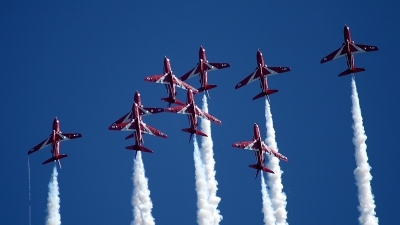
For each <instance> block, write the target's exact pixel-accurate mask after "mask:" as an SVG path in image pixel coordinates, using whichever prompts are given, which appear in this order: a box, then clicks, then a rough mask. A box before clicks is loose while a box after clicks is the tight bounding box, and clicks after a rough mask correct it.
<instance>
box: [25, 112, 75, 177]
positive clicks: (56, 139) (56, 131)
mask: <svg viewBox="0 0 400 225" xmlns="http://www.w3.org/2000/svg"><path fill="white" fill-rule="evenodd" d="M80 137H82V134H79V133H69V134H63V133H62V132H61V131H60V123H59V121H58V119H57V117H56V118H54V121H53V131H52V133H51V134H50V137H48V138H47V139H46V140H44V141H42V142H40V143H39V144H38V145H36V146H35V147H33V148H32V149H31V150H29V151H28V155H29V154H31V153H34V152H36V151H38V150H40V149H42V148H44V147H47V146H49V145H51V154H52V155H53V157H51V158H50V159H48V160H46V161H44V162H43V163H42V165H44V164H47V163H49V162H53V161H56V160H57V161H58V164H59V165H60V169H61V162H60V159H62V158H65V157H67V156H68V155H66V154H60V142H61V141H68V140H71V139H75V138H80Z"/></svg>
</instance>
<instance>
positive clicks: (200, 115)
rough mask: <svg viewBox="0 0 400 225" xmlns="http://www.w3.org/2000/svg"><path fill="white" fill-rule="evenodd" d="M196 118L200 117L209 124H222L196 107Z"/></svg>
mask: <svg viewBox="0 0 400 225" xmlns="http://www.w3.org/2000/svg"><path fill="white" fill-rule="evenodd" d="M195 113H196V116H198V117H201V118H202V119H206V120H209V121H211V122H214V123H216V124H222V122H221V120H219V119H217V118H215V117H214V116H212V115H210V114H208V113H206V112H204V111H203V110H201V109H200V108H199V107H197V106H196V112H195Z"/></svg>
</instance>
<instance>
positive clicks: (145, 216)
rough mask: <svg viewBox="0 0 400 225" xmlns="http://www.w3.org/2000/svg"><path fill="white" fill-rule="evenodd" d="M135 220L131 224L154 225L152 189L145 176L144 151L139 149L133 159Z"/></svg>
mask: <svg viewBox="0 0 400 225" xmlns="http://www.w3.org/2000/svg"><path fill="white" fill-rule="evenodd" d="M132 181H133V187H134V188H133V193H132V206H133V217H134V218H133V221H132V223H131V225H154V224H155V223H154V218H153V216H152V215H151V209H152V208H153V203H152V202H151V199H150V191H149V187H148V183H147V178H146V176H145V171H144V165H143V160H142V153H141V152H140V151H138V153H137V156H136V159H134V160H133V176H132Z"/></svg>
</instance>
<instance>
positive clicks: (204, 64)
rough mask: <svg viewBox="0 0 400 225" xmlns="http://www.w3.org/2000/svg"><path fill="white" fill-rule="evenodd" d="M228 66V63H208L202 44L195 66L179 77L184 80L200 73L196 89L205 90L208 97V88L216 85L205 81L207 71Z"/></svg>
mask: <svg viewBox="0 0 400 225" xmlns="http://www.w3.org/2000/svg"><path fill="white" fill-rule="evenodd" d="M228 67H230V65H229V63H210V62H208V61H207V59H206V50H204V48H203V46H200V50H199V63H198V64H197V66H196V67H195V68H193V69H192V70H190V71H189V72H187V73H185V75H183V76H182V77H181V80H183V81H185V80H187V79H189V78H192V77H194V76H196V75H198V74H199V75H200V84H201V87H200V88H199V89H198V91H199V92H202V91H206V92H207V96H208V98H210V95H209V94H208V90H210V89H212V88H215V87H217V85H215V84H208V83H207V72H208V71H213V70H219V69H224V68H228Z"/></svg>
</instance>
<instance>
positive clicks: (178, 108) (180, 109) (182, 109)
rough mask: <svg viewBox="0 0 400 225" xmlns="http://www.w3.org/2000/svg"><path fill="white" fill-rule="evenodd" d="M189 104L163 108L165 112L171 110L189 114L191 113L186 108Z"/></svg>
mask: <svg viewBox="0 0 400 225" xmlns="http://www.w3.org/2000/svg"><path fill="white" fill-rule="evenodd" d="M189 106H190V105H189V104H188V105H178V106H173V107H168V108H166V109H165V112H172V113H180V114H189V113H191V112H190V111H189V109H188V107H189Z"/></svg>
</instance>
